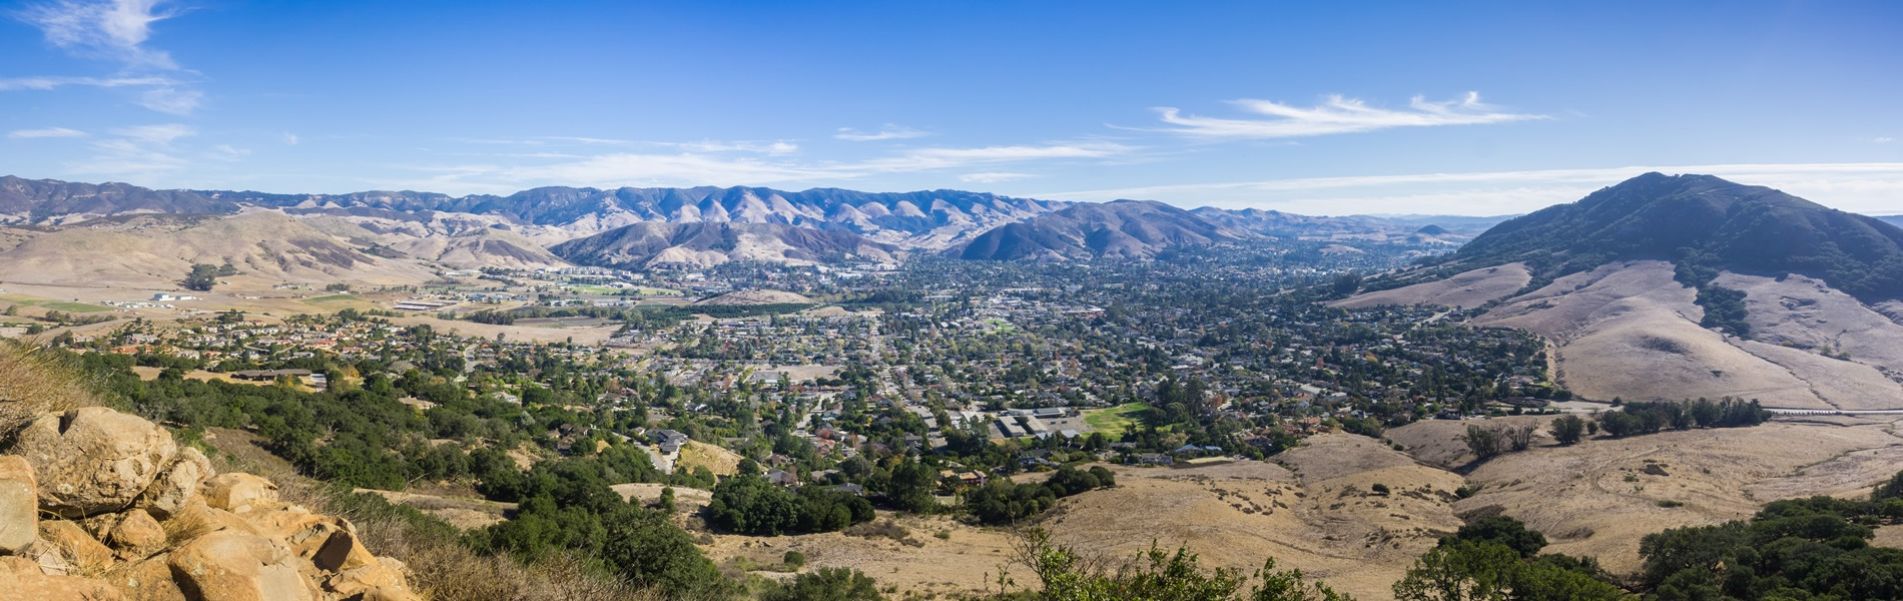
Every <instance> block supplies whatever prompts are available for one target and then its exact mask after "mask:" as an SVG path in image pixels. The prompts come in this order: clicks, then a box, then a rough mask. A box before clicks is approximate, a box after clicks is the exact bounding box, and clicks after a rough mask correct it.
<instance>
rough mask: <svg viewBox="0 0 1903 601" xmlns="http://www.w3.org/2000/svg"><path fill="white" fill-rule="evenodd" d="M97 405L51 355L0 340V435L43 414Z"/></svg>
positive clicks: (74, 372)
mask: <svg viewBox="0 0 1903 601" xmlns="http://www.w3.org/2000/svg"><path fill="white" fill-rule="evenodd" d="M98 404H99V401H98V399H96V398H94V396H93V394H92V392H91V391H90V390H89V389H88V388H87V387H86V385H85V383H84V382H83V378H82V377H81V376H80V374H79V372H78V370H76V369H74V368H73V367H72V366H70V365H67V364H66V363H65V362H64V361H63V360H61V359H60V358H59V357H57V356H55V355H54V354H52V352H51V351H47V350H44V349H40V348H38V347H33V346H29V345H27V344H25V343H20V342H14V341H8V340H0V435H4V434H9V433H11V432H13V431H14V430H16V429H18V428H19V427H20V426H23V425H25V424H26V422H27V421H29V420H31V419H33V417H34V416H37V415H40V414H43V413H56V412H62V411H66V410H69V409H76V408H79V407H88V406H92V405H98Z"/></svg>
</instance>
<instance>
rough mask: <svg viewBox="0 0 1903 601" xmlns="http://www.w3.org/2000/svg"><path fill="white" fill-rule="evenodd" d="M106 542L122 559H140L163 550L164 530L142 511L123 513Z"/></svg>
mask: <svg viewBox="0 0 1903 601" xmlns="http://www.w3.org/2000/svg"><path fill="white" fill-rule="evenodd" d="M124 515H125V517H123V518H121V519H120V520H119V524H118V525H116V526H113V527H112V532H111V534H109V535H108V536H107V538H106V542H107V543H108V544H109V545H111V546H112V548H114V549H117V550H118V551H119V556H120V557H124V558H128V559H131V558H140V557H145V556H147V555H151V554H152V553H154V552H157V551H158V550H160V549H163V548H165V528H163V527H160V526H159V521H158V520H156V519H153V518H152V515H151V514H148V513H146V512H145V510H143V509H134V510H131V511H127V512H125V514H124Z"/></svg>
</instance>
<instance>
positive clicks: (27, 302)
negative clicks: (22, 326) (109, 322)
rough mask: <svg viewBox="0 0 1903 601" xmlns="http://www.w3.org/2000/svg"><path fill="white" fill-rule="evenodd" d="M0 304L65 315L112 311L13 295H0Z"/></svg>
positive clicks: (105, 308) (83, 304)
mask: <svg viewBox="0 0 1903 601" xmlns="http://www.w3.org/2000/svg"><path fill="white" fill-rule="evenodd" d="M0 302H8V303H13V304H16V305H22V306H27V307H40V308H43V309H46V310H48V311H65V312H67V313H98V312H100V311H111V310H112V309H111V308H110V307H101V306H99V305H88V304H86V303H76V302H72V301H59V300H50V299H44V298H34V297H31V296H20V295H15V294H8V295H0Z"/></svg>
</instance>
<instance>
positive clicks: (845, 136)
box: [833, 123, 932, 142]
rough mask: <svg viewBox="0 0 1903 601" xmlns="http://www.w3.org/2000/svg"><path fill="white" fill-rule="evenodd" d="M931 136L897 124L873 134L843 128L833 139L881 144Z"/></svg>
mask: <svg viewBox="0 0 1903 601" xmlns="http://www.w3.org/2000/svg"><path fill="white" fill-rule="evenodd" d="M929 135H932V134H931V132H927V131H924V130H920V129H913V128H910V127H906V126H903V125H898V124H895V123H887V124H885V125H884V126H883V127H880V128H879V130H878V131H871V132H867V131H859V130H857V129H853V128H850V127H841V128H839V132H838V133H835V134H833V137H834V138H838V139H841V140H846V141H850V142H879V141H884V140H910V139H912V138H923V137H925V136H929Z"/></svg>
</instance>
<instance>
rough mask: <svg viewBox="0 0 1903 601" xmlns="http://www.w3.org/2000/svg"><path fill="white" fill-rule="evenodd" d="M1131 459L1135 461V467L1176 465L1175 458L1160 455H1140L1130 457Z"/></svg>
mask: <svg viewBox="0 0 1903 601" xmlns="http://www.w3.org/2000/svg"><path fill="white" fill-rule="evenodd" d="M1132 459H1133V460H1135V461H1136V464H1137V465H1157V466H1169V465H1173V464H1175V463H1176V459H1175V458H1173V457H1170V456H1169V455H1164V454H1162V453H1142V454H1138V455H1136V456H1135V457H1132Z"/></svg>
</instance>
